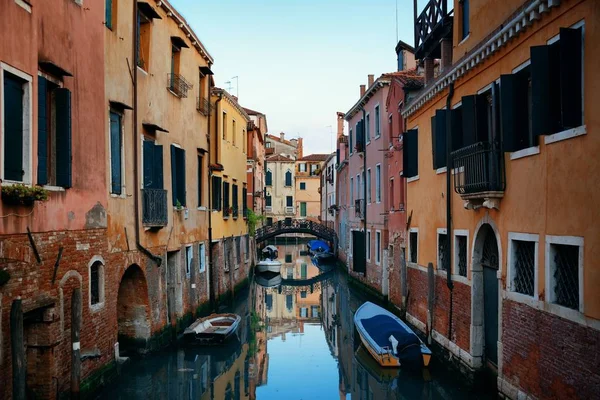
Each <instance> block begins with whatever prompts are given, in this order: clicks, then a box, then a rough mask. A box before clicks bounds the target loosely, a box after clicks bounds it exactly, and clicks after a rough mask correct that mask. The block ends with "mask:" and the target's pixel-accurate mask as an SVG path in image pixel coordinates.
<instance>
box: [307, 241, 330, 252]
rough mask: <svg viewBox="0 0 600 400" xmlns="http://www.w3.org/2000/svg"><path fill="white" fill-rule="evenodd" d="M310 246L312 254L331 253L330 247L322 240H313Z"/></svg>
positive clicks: (309, 243)
mask: <svg viewBox="0 0 600 400" xmlns="http://www.w3.org/2000/svg"><path fill="white" fill-rule="evenodd" d="M308 245H309V248H310V251H312V252H321V251H331V249H330V247H329V245H328V244H327V243H325V242H324V241H322V240H311V241H310V242H308Z"/></svg>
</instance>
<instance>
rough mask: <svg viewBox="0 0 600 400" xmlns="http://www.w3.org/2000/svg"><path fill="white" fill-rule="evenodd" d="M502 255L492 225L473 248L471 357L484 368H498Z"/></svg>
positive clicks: (483, 228) (481, 231)
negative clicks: (499, 277) (499, 273)
mask: <svg viewBox="0 0 600 400" xmlns="http://www.w3.org/2000/svg"><path fill="white" fill-rule="evenodd" d="M499 269H500V251H499V249H498V240H497V237H496V233H495V231H494V229H493V228H492V225H490V224H489V223H483V224H482V225H481V226H480V228H479V230H478V231H477V234H476V237H475V244H474V247H473V305H472V318H473V322H472V325H473V327H474V328H475V329H473V330H472V332H473V333H474V335H475V337H473V338H472V339H471V342H472V343H474V348H473V349H472V353H473V355H474V356H479V357H481V361H482V364H483V366H487V367H489V368H490V369H492V370H496V369H497V366H498V331H499V329H498V326H499V318H500V316H499V285H498V270H499Z"/></svg>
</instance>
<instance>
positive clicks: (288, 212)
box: [285, 207, 296, 215]
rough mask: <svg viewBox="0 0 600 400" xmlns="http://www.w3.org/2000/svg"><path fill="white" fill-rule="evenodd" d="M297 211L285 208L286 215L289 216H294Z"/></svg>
mask: <svg viewBox="0 0 600 400" xmlns="http://www.w3.org/2000/svg"><path fill="white" fill-rule="evenodd" d="M295 211H296V210H295V209H294V207H286V208H285V213H286V214H287V215H294V213H295Z"/></svg>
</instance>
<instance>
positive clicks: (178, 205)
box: [175, 199, 183, 211]
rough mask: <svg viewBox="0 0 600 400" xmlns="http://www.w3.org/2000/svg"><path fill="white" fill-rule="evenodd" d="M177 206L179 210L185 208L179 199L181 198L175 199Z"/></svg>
mask: <svg viewBox="0 0 600 400" xmlns="http://www.w3.org/2000/svg"><path fill="white" fill-rule="evenodd" d="M175 208H176V209H177V211H181V210H183V205H182V204H181V202H180V201H179V199H176V200H175Z"/></svg>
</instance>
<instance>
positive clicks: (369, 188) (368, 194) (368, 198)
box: [365, 168, 373, 204]
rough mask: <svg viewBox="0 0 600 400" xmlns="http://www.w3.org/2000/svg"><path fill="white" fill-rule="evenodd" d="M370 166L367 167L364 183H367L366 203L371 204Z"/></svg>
mask: <svg viewBox="0 0 600 400" xmlns="http://www.w3.org/2000/svg"><path fill="white" fill-rule="evenodd" d="M371 180H372V179H371V168H367V176H366V182H365V184H366V185H367V199H366V201H367V204H371V200H373V194H372V190H371V189H372V187H371V183H372V182H371Z"/></svg>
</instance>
